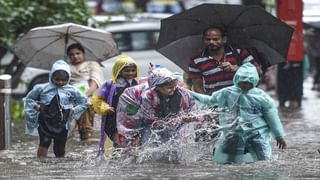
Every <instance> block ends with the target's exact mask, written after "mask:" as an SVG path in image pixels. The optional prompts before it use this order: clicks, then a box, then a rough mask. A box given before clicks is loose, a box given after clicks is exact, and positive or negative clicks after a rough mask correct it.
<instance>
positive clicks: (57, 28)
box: [12, 23, 119, 69]
mask: <svg viewBox="0 0 320 180" xmlns="http://www.w3.org/2000/svg"><path fill="white" fill-rule="evenodd" d="M73 43H80V44H81V45H82V46H83V48H84V49H85V56H86V57H85V58H86V60H88V61H102V60H105V59H107V58H110V57H113V56H115V55H118V54H119V50H118V48H117V45H116V42H115V41H114V39H113V38H112V35H111V33H109V32H106V31H103V30H99V29H94V28H90V27H87V26H82V25H78V24H73V23H66V24H61V25H53V26H45V27H37V28H33V29H31V30H30V31H28V32H27V33H26V34H25V35H23V36H22V37H21V38H20V39H18V41H17V42H16V44H15V45H14V46H13V49H12V50H13V51H14V53H15V54H16V55H17V56H18V57H19V58H20V59H21V60H22V62H23V63H24V64H26V65H27V66H31V67H36V68H42V69H51V66H52V64H53V63H54V62H55V61H56V60H57V59H67V54H66V50H67V47H68V46H69V45H71V44H73Z"/></svg>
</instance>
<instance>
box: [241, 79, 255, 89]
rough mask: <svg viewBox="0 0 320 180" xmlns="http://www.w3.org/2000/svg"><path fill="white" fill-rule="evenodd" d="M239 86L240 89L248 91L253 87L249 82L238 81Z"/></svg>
mask: <svg viewBox="0 0 320 180" xmlns="http://www.w3.org/2000/svg"><path fill="white" fill-rule="evenodd" d="M239 87H240V88H241V90H242V91H249V90H250V89H252V88H253V86H252V84H251V83H249V82H243V81H242V82H239Z"/></svg>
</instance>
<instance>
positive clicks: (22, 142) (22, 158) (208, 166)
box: [0, 80, 320, 180]
mask: <svg viewBox="0 0 320 180" xmlns="http://www.w3.org/2000/svg"><path fill="white" fill-rule="evenodd" d="M310 81H311V80H308V82H307V83H305V84H304V97H305V99H304V100H303V102H302V108H301V109H297V110H290V109H283V110H280V115H281V117H282V121H283V123H284V127H285V130H286V134H287V137H286V140H287V142H288V149H287V150H284V151H283V150H278V149H276V148H275V143H274V150H273V160H271V161H261V162H257V163H252V164H244V165H240V166H239V165H217V164H213V163H212V161H211V155H210V149H200V148H199V147H198V148H197V147H193V148H192V147H183V148H185V150H186V151H187V150H188V152H189V153H188V154H186V157H185V158H186V161H184V162H180V163H166V162H160V161H159V162H157V161H151V162H143V163H134V162H130V161H129V160H128V159H120V160H119V159H118V160H110V159H101V158H96V153H97V146H98V138H97V137H98V134H95V137H96V138H94V139H93V140H92V141H90V142H87V143H81V142H80V141H79V140H78V138H72V139H70V140H69V141H68V144H67V150H66V151H67V155H66V157H65V158H61V159H57V158H53V156H54V155H53V153H52V150H51V149H50V151H49V158H45V159H37V158H36V148H37V143H38V139H37V138H34V137H29V136H25V135H24V134H22V133H18V132H23V128H24V127H23V126H21V125H19V124H16V125H15V127H14V129H13V133H14V135H13V142H12V148H11V149H10V150H5V151H0V179H237V180H238V179H253V180H259V179H261V180H262V179H263V180H265V179H270V180H271V179H272V180H275V179H276V180H277V179H279V180H285V179H288V180H289V179H290V180H291V179H297V180H298V179H320V153H319V152H318V149H320V138H319V137H320V118H319V117H320V96H319V93H317V92H314V91H311V90H310V89H311V86H310ZM97 129H98V128H97ZM199 149H200V150H199ZM199 152H202V154H205V155H204V156H203V157H201V158H200V159H198V158H193V157H197V156H199V154H201V153H199ZM194 159H196V161H194Z"/></svg>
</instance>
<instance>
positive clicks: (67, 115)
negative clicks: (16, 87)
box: [24, 60, 88, 157]
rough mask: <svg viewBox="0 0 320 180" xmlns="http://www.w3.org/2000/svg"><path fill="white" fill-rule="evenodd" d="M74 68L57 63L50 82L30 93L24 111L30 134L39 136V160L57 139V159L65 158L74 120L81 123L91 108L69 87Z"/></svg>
mask: <svg viewBox="0 0 320 180" xmlns="http://www.w3.org/2000/svg"><path fill="white" fill-rule="evenodd" d="M70 77H71V71H70V66H69V65H68V64H67V63H66V62H65V61H63V60H58V61H56V62H55V63H54V64H53V66H52V69H51V71H50V74H49V82H48V83H43V84H38V85H36V86H34V88H33V89H32V90H31V91H30V92H29V93H28V94H27V96H26V98H25V104H24V108H25V109H24V110H25V118H26V125H27V127H26V132H27V134H34V132H35V131H36V129H37V130H38V134H39V139H40V143H39V147H38V151H37V156H38V157H46V156H47V153H48V148H49V146H50V144H51V141H52V140H53V141H54V142H53V143H54V144H53V151H54V154H55V156H56V157H64V155H65V145H66V141H67V136H68V131H71V120H72V119H76V120H78V119H79V118H80V116H81V114H82V113H83V112H84V111H85V110H86V109H87V107H88V103H87V98H86V97H85V96H83V95H82V93H81V92H80V91H79V90H78V89H76V88H75V87H73V86H71V85H69V81H70Z"/></svg>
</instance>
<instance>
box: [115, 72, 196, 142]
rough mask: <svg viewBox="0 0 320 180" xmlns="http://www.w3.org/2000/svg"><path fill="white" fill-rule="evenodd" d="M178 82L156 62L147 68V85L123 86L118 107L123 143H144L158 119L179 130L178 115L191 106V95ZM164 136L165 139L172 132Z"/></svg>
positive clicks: (158, 122)
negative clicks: (123, 90)
mask: <svg viewBox="0 0 320 180" xmlns="http://www.w3.org/2000/svg"><path fill="white" fill-rule="evenodd" d="M179 82H180V81H179V79H178V77H177V76H176V75H174V74H173V73H172V72H170V71H169V70H168V69H166V68H164V67H161V66H156V67H152V68H151V69H150V71H149V75H148V87H147V85H138V86H135V87H132V88H128V89H126V90H125V92H124V93H123V94H122V95H121V97H120V99H119V104H118V111H117V112H118V114H117V117H118V129H119V134H120V136H121V137H122V140H123V141H122V142H123V143H124V144H125V145H129V146H130V145H131V146H139V145H141V144H143V143H144V142H146V141H147V140H148V138H149V136H150V129H152V128H155V126H157V125H159V124H161V123H165V124H166V125H167V126H171V127H174V128H175V131H178V127H180V126H181V124H183V120H182V119H183V118H181V117H179V115H180V114H182V113H186V112H190V111H191V110H192V108H193V107H194V100H193V97H192V96H191V95H190V94H189V92H188V91H187V89H185V88H183V87H180V86H179V85H178V83H179ZM186 117H187V116H186ZM166 136H167V137H164V139H163V140H164V141H165V139H167V138H168V137H169V136H171V134H170V133H168V134H166ZM120 139H121V138H120Z"/></svg>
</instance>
